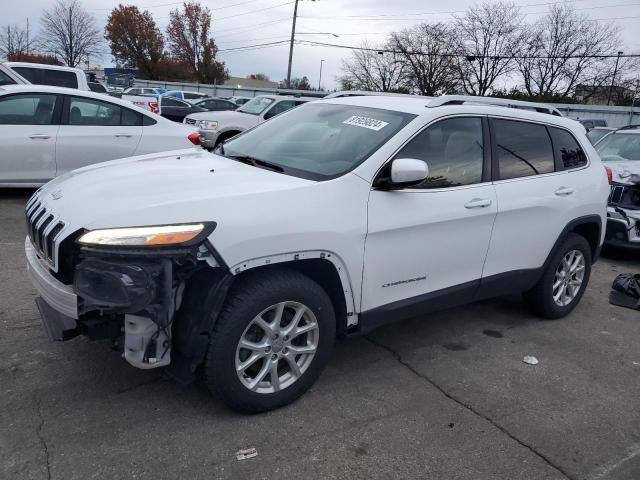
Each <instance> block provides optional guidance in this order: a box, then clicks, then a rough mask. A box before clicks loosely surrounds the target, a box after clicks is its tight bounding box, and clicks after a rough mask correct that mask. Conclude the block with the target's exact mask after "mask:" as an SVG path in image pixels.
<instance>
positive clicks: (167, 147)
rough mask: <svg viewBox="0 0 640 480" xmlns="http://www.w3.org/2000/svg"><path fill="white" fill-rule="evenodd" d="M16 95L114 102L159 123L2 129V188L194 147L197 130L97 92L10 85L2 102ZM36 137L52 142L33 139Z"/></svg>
mask: <svg viewBox="0 0 640 480" xmlns="http://www.w3.org/2000/svg"><path fill="white" fill-rule="evenodd" d="M16 93H45V94H47V93H48V94H57V95H61V94H64V95H73V96H76V97H85V98H89V99H94V100H100V101H102V102H107V103H113V104H116V105H120V106H123V107H126V108H129V109H131V110H134V111H137V112H139V113H142V114H143V115H146V116H147V117H149V118H152V119H153V120H155V122H156V123H155V124H154V125H148V126H143V127H140V126H133V127H132V126H122V127H112V126H87V125H2V126H0V187H15V186H18V187H19V186H37V185H42V184H43V183H45V182H47V181H48V180H50V179H52V178H54V177H55V176H56V175H60V174H62V173H65V172H68V171H70V170H73V169H76V168H80V167H84V166H86V165H92V164H95V163H100V162H104V161H108V160H114V159H117V158H124V157H131V156H133V155H143V154H148V153H157V152H165V151H171V150H177V149H183V148H192V149H194V150H195V151H198V150H200V148H199V147H198V148H197V149H196V148H194V145H193V144H192V143H191V142H190V141H189V139H188V138H187V137H188V135H189V134H191V133H195V132H197V131H196V129H194V128H192V127H188V126H184V125H180V124H176V123H175V122H172V121H170V120H167V119H166V118H163V117H161V116H159V115H155V114H152V113H150V112H149V111H148V110H145V109H143V108H140V107H137V106H135V105H133V104H132V103H130V102H127V101H123V100H119V99H117V98H113V97H107V96H105V95H104V94H100V93H95V92H84V91H80V90H75V89H68V88H61V87H49V86H44V85H9V86H4V87H2V88H1V89H0V98H2V97H3V96H5V95H11V94H16ZM34 134H40V135H47V136H49V138H46V139H44V138H35V139H33V138H30V136H33V135H34Z"/></svg>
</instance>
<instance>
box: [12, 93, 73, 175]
mask: <svg viewBox="0 0 640 480" xmlns="http://www.w3.org/2000/svg"><path fill="white" fill-rule="evenodd" d="M60 103H61V98H60V97H58V96H57V95H52V94H48V93H21V94H15V95H5V96H2V97H0V183H44V182H47V181H48V180H50V179H52V178H53V177H55V176H56V161H55V160H56V137H57V134H58V129H59V125H58V123H59V118H60V113H59V112H60Z"/></svg>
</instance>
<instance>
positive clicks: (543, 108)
mask: <svg viewBox="0 0 640 480" xmlns="http://www.w3.org/2000/svg"><path fill="white" fill-rule="evenodd" d="M465 103H475V104H477V105H496V106H499V107H507V108H517V109H520V110H530V111H534V112H540V113H548V114H550V115H556V116H558V117H561V116H562V114H561V113H560V110H558V109H557V108H555V107H552V106H551V105H546V104H544V103H536V102H525V101H522V100H513V99H511V98H495V97H476V96H471V95H442V96H441V97H437V98H434V99H433V100H431V101H430V102H429V103H428V104H427V107H429V108H433V107H442V106H445V105H462V104H465Z"/></svg>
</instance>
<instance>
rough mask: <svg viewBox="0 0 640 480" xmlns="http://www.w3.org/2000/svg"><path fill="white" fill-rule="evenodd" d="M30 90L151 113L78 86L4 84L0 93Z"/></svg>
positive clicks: (124, 101)
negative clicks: (84, 98)
mask: <svg viewBox="0 0 640 480" xmlns="http://www.w3.org/2000/svg"><path fill="white" fill-rule="evenodd" d="M29 92H36V93H53V94H58V95H74V96H76V97H86V98H91V99H93V100H102V101H103V102H109V103H113V104H116V105H120V106H123V107H127V108H129V109H131V110H135V111H136V112H140V113H144V114H145V115H149V114H150V113H151V112H149V110H146V109H144V108H140V107H137V106H136V105H134V104H133V103H132V102H129V101H127V100H121V99H119V98H116V97H111V96H107V95H105V94H104V93H100V92H92V91H90V90H78V89H77V88H66V87H53V86H50V85H4V86H2V87H0V95H3V94H9V93H29ZM154 119H156V120H158V118H156V117H154ZM169 121H170V120H169Z"/></svg>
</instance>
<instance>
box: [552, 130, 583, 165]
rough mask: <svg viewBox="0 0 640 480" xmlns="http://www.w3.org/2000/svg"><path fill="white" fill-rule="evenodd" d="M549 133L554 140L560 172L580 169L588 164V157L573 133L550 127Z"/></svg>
mask: <svg viewBox="0 0 640 480" xmlns="http://www.w3.org/2000/svg"><path fill="white" fill-rule="evenodd" d="M549 133H550V134H551V139H552V140H553V149H554V151H555V155H556V159H557V163H558V169H559V170H569V169H571V168H579V167H583V166H585V165H586V164H587V155H586V154H585V153H584V151H583V150H582V147H580V144H579V143H578V141H577V140H576V139H575V138H574V137H573V135H571V133H569V132H568V131H566V130H562V129H560V128H554V127H549Z"/></svg>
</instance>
